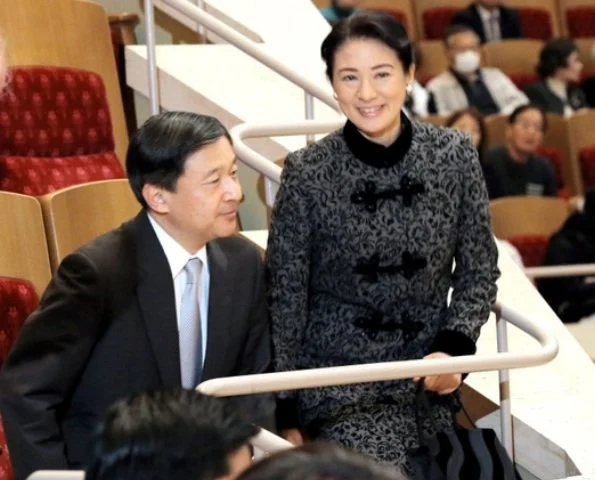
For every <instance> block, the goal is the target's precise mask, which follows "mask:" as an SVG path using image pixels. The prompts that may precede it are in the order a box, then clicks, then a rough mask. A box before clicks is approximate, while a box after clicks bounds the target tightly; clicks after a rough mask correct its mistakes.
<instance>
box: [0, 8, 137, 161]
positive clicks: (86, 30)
mask: <svg viewBox="0 0 595 480" xmlns="http://www.w3.org/2000/svg"><path fill="white" fill-rule="evenodd" d="M0 30H2V33H3V35H4V36H5V37H6V38H8V39H10V45H9V48H8V63H9V65H10V66H13V67H14V66H21V65H47V66H55V67H68V68H75V69H81V70H86V71H91V72H95V73H96V74H98V75H99V76H100V77H101V78H102V79H103V82H104V84H105V89H106V96H107V103H108V105H109V116H110V120H111V125H112V129H113V137H114V143H115V152H116V155H117V157H118V158H119V159H120V161H123V159H124V158H125V155H126V148H127V146H128V134H127V131H126V122H125V119H124V113H123V108H122V98H121V93H120V87H119V81H118V75H117V70H116V63H115V59H114V52H113V47H112V42H111V34H110V29H109V24H108V18H107V14H106V12H105V10H104V9H103V7H102V6H101V5H99V4H97V3H94V2H88V1H81V0H76V1H73V0H52V1H51V2H48V1H44V0H19V1H18V2H0ZM57 32H59V34H57Z"/></svg>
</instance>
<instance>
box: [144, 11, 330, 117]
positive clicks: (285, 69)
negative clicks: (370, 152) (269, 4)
mask: <svg viewBox="0 0 595 480" xmlns="http://www.w3.org/2000/svg"><path fill="white" fill-rule="evenodd" d="M162 3H163V4H164V5H168V6H170V7H171V8H173V9H175V10H176V11H178V12H180V13H181V14H183V15H185V16H186V17H188V18H189V19H191V20H192V21H193V22H196V23H197V24H198V25H201V26H203V27H204V28H206V29H208V30H209V31H212V32H213V33H215V34H216V35H218V36H219V37H221V38H222V39H224V40H225V41H227V42H229V43H230V44H231V45H233V46H235V47H237V48H238V49H240V50H241V51H242V52H244V53H246V54H247V55H250V56H251V57H253V58H254V59H256V60H258V61H259V62H261V63H262V64H264V65H266V66H267V67H269V68H270V69H271V70H273V71H275V72H276V73H278V74H279V75H281V76H283V77H285V78H286V79H287V80H289V81H291V82H293V83H294V84H296V85H298V86H299V87H301V88H303V89H304V91H305V92H306V94H309V95H311V96H313V97H316V98H318V100H320V101H321V102H323V103H325V104H326V105H328V106H329V107H331V108H332V109H334V110H336V111H339V109H338V106H337V102H336V101H335V99H334V98H333V96H332V95H331V93H330V91H329V90H328V89H325V88H322V87H321V86H320V85H319V84H318V83H316V82H314V81H312V80H311V79H310V78H308V77H307V76H305V75H302V74H300V73H299V72H297V71H296V70H294V69H292V68H291V67H289V66H288V65H286V64H285V63H284V62H282V61H280V60H279V59H278V58H277V57H275V56H274V55H271V54H270V53H269V52H268V51H267V50H266V48H265V47H264V46H263V45H262V44H260V43H257V42H254V41H253V40H251V39H249V38H247V37H246V36H244V35H242V34H241V33H239V32H237V31H236V30H234V29H233V28H231V27H230V26H228V25H226V24H225V23H223V22H222V21H221V20H219V19H218V18H216V17H215V16H213V15H211V14H210V13H208V12H206V11H205V10H204V9H200V8H199V7H197V6H196V5H194V4H192V3H191V2H189V1H188V0H162ZM144 5H145V7H144V8H145V29H146V31H147V34H146V36H147V51H148V56H147V62H148V65H147V66H148V70H149V72H148V73H149V98H150V99H151V113H152V114H156V113H158V104H159V101H158V96H159V93H158V86H157V65H156V58H155V22H154V20H153V14H152V12H153V8H154V4H153V0H144ZM311 108H313V105H312V106H310V104H309V99H308V95H306V97H305V109H306V115H310V114H311V113H310V112H311V111H312V110H311Z"/></svg>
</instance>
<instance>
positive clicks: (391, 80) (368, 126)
mask: <svg viewBox="0 0 595 480" xmlns="http://www.w3.org/2000/svg"><path fill="white" fill-rule="evenodd" d="M321 55H322V58H323V60H324V61H325V63H326V74H327V77H328V78H329V80H330V82H331V84H332V86H333V89H334V91H335V96H336V98H337V101H338V102H339V106H340V107H341V110H342V111H343V113H344V114H345V116H347V118H348V119H349V120H350V121H351V122H352V123H353V124H354V125H355V126H356V127H357V129H358V130H359V131H360V132H361V133H362V134H363V135H365V136H366V137H368V138H369V139H370V140H372V141H374V142H376V143H380V144H383V145H390V144H392V143H393V141H394V140H395V138H396V137H397V136H398V133H399V130H400V127H401V109H402V108H403V105H404V103H405V100H406V98H407V92H408V91H409V90H410V88H411V87H410V85H411V83H412V82H413V79H414V76H415V65H414V58H413V57H414V54H413V47H412V45H411V42H410V41H409V38H408V37H407V32H406V30H405V27H403V25H402V24H401V23H399V21H398V20H396V19H395V18H394V17H392V16H391V15H388V14H385V13H379V12H358V13H355V14H354V15H352V16H351V17H349V18H347V19H345V20H342V21H341V22H339V23H337V24H336V25H335V26H334V27H333V29H332V30H331V33H329V35H328V36H327V37H326V38H325V40H324V42H323V43H322V47H321Z"/></svg>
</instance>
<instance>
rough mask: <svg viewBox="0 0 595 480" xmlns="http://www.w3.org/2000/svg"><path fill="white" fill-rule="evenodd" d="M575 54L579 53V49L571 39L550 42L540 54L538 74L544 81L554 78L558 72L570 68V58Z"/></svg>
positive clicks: (555, 39) (558, 39) (556, 39)
mask: <svg viewBox="0 0 595 480" xmlns="http://www.w3.org/2000/svg"><path fill="white" fill-rule="evenodd" d="M574 52H578V47H577V46H576V43H574V40H572V39H570V38H554V39H553V40H550V41H548V42H547V43H546V44H545V45H544V47H543V48H542V49H541V52H540V53H539V63H538V64H537V68H536V70H537V73H538V74H539V76H540V77H541V78H544V79H545V78H548V77H551V76H553V75H554V74H555V73H556V70H558V69H559V68H564V67H567V66H568V57H570V55H572V54H573V53H574Z"/></svg>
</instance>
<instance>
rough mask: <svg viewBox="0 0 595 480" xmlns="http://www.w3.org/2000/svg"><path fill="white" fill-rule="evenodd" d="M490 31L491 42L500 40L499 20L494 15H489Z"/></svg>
mask: <svg viewBox="0 0 595 480" xmlns="http://www.w3.org/2000/svg"><path fill="white" fill-rule="evenodd" d="M490 30H491V33H492V38H491V41H492V42H497V41H499V40H500V18H499V17H498V15H497V14H496V13H492V14H491V15H490Z"/></svg>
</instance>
